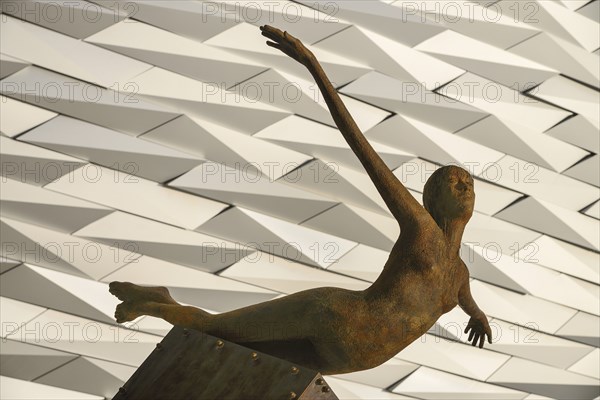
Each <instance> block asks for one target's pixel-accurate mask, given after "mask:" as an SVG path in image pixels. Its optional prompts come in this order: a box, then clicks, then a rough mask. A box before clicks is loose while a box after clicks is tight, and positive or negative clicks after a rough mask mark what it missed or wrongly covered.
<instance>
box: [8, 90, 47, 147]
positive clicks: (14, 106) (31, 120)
mask: <svg viewBox="0 0 600 400" xmlns="http://www.w3.org/2000/svg"><path fill="white" fill-rule="evenodd" d="M0 102H1V103H2V120H0V132H1V133H2V134H3V135H6V136H9V137H14V136H17V135H19V134H21V133H23V132H25V131H27V130H29V129H31V128H33V127H34V126H37V125H39V124H42V123H44V122H46V121H48V120H49V119H51V118H54V117H55V116H56V115H57V114H56V113H54V112H52V111H48V110H45V109H43V108H40V107H36V106H33V105H31V104H27V103H23V102H21V101H17V100H13V99H11V98H10V97H4V96H0Z"/></svg>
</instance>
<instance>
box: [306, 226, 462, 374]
mask: <svg viewBox="0 0 600 400" xmlns="http://www.w3.org/2000/svg"><path fill="white" fill-rule="evenodd" d="M415 236H417V237H415ZM465 279H468V272H467V271H466V269H465V267H464V264H463V263H462V261H461V260H460V259H459V258H458V256H455V257H452V256H450V255H448V254H447V250H446V242H445V240H444V238H443V236H440V235H438V234H437V233H434V234H432V235H431V236H430V237H426V236H425V237H424V236H423V235H406V237H401V238H400V240H399V241H398V242H397V243H396V245H395V246H394V248H393V250H392V252H391V253H390V256H389V258H388V261H387V263H386V265H385V267H384V271H383V272H382V274H381V275H380V277H379V279H378V280H377V281H376V282H375V283H374V284H373V285H372V286H371V287H370V288H369V289H367V290H365V291H363V292H356V291H349V290H344V289H339V288H331V287H327V288H319V289H315V290H311V291H310V292H312V295H313V296H315V299H314V301H316V302H317V303H318V306H317V307H315V311H316V312H315V314H314V315H313V317H312V318H309V319H310V320H313V321H315V320H316V321H319V326H320V327H322V330H323V332H322V333H323V334H319V337H318V338H317V339H316V340H315V341H314V342H313V343H314V344H315V347H316V350H317V352H318V353H319V354H320V355H321V356H322V357H323V361H325V363H324V365H320V366H319V370H320V371H321V372H323V373H341V372H344V371H352V370H359V369H367V368H372V367H375V366H377V365H379V364H381V363H383V362H385V361H387V360H388V359H390V358H391V357H393V356H395V355H396V354H397V353H398V352H400V351H401V350H402V349H403V348H405V347H406V346H408V345H409V344H410V343H412V342H413V341H414V340H416V339H417V338H419V337H420V336H422V335H423V334H424V333H425V332H427V331H428V330H429V328H430V327H431V326H432V325H433V324H434V323H435V321H437V319H438V318H439V317H440V316H441V315H442V314H444V313H446V312H448V311H450V310H452V309H453V308H454V307H455V306H456V305H457V304H458V291H459V289H460V287H461V286H462V284H463V283H464V281H465ZM323 337H329V338H330V340H328V341H323V342H321V340H320V338H323ZM331 371H334V372H331Z"/></svg>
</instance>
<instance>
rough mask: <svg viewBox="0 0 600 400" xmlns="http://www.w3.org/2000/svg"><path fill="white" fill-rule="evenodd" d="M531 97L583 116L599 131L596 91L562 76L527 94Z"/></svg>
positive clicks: (599, 120) (599, 109)
mask: <svg viewBox="0 0 600 400" xmlns="http://www.w3.org/2000/svg"><path fill="white" fill-rule="evenodd" d="M528 93H529V94H530V95H531V96H534V97H537V98H539V99H542V100H546V101H547V102H549V103H551V104H556V105H557V106H559V107H563V108H565V109H567V110H570V111H572V112H574V113H577V114H578V115H583V116H584V117H585V118H586V119H587V120H588V121H590V122H591V123H592V124H594V126H595V127H596V129H600V102H599V101H598V90H594V89H591V88H589V87H587V86H584V85H582V84H580V83H577V82H575V81H573V80H571V79H568V78H565V77H564V76H555V77H553V78H552V79H548V80H546V81H544V82H543V83H542V84H540V85H539V86H538V87H536V88H535V89H533V90H530V91H529V92H528Z"/></svg>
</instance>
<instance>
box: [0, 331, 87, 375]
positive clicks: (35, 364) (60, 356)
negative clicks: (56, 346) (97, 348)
mask: <svg viewBox="0 0 600 400" xmlns="http://www.w3.org/2000/svg"><path fill="white" fill-rule="evenodd" d="M75 358H77V355H75V354H69V353H64V352H62V351H56V350H51V349H48V348H46V347H41V346H36V345H32V344H27V343H23V342H19V341H16V340H10V339H3V340H2V347H0V368H2V376H8V377H11V378H16V379H23V380H26V381H30V380H33V379H35V378H37V377H38V376H41V375H44V374H46V373H47V372H50V371H52V370H53V369H55V368H58V367H60V366H61V365H63V364H65V363H68V362H69V361H72V360H74V359H75Z"/></svg>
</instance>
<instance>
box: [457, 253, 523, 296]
mask: <svg viewBox="0 0 600 400" xmlns="http://www.w3.org/2000/svg"><path fill="white" fill-rule="evenodd" d="M500 250H501V249H499V245H498V244H496V243H494V242H492V243H491V244H490V243H486V244H484V246H477V245H473V244H470V243H468V242H467V244H463V245H462V247H461V249H460V255H461V259H462V260H463V261H464V262H465V264H466V265H467V268H468V269H469V274H470V276H472V277H473V278H476V279H477V280H480V281H483V282H487V283H491V284H493V285H496V286H500V287H503V288H506V289H509V290H513V291H515V292H518V293H523V294H528V293H529V292H528V291H527V289H525V288H524V287H523V286H521V285H520V284H519V283H518V282H516V281H515V280H514V279H513V278H511V276H510V275H509V274H507V271H505V270H504V268H502V265H500V261H505V260H506V257H508V259H509V260H508V262H510V261H511V256H505V255H503V254H502V253H501V251H500Z"/></svg>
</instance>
